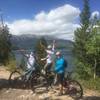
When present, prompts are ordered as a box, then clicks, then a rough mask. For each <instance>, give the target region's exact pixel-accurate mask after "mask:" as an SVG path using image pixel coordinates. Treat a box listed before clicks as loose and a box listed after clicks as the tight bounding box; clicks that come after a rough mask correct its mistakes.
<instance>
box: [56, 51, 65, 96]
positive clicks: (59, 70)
mask: <svg viewBox="0 0 100 100" xmlns="http://www.w3.org/2000/svg"><path fill="white" fill-rule="evenodd" d="M56 57H57V58H56V61H55V72H56V74H57V81H58V82H59V89H60V93H59V95H62V94H63V80H64V72H65V59H64V58H63V57H62V55H61V52H59V51H58V52H56Z"/></svg>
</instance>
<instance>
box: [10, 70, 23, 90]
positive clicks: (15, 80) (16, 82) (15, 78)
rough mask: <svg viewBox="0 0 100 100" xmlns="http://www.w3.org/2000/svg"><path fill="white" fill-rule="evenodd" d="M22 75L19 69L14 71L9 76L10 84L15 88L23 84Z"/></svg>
mask: <svg viewBox="0 0 100 100" xmlns="http://www.w3.org/2000/svg"><path fill="white" fill-rule="evenodd" d="M21 81H22V77H21V73H20V72H19V71H14V72H12V73H11V74H10V76H9V85H10V86H11V87H13V88H15V87H19V86H20V85H21Z"/></svg>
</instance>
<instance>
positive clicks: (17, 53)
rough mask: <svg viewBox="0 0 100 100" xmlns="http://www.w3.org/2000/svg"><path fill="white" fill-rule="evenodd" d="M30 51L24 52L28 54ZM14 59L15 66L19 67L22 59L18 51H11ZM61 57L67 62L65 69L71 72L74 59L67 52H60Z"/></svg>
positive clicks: (69, 52)
mask: <svg viewBox="0 0 100 100" xmlns="http://www.w3.org/2000/svg"><path fill="white" fill-rule="evenodd" d="M30 51H31V50H28V51H26V52H27V53H30ZM13 52H14V54H15V57H16V62H17V66H19V65H20V63H21V60H22V58H23V55H22V54H21V53H20V52H19V51H13ZM61 52H62V55H63V56H64V58H65V59H66V60H67V62H68V67H67V69H66V70H67V71H72V70H73V69H74V57H73V55H72V53H71V51H68V50H61Z"/></svg>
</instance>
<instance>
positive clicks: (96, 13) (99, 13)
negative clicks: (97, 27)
mask: <svg viewBox="0 0 100 100" xmlns="http://www.w3.org/2000/svg"><path fill="white" fill-rule="evenodd" d="M95 16H97V17H100V12H99V11H94V12H92V14H91V18H94V17H95Z"/></svg>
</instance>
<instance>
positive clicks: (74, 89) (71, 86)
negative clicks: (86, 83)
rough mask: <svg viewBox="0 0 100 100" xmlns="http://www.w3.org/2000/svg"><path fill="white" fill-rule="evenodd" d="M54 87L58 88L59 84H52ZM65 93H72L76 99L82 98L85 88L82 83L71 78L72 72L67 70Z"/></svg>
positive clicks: (64, 85) (64, 81)
mask: <svg viewBox="0 0 100 100" xmlns="http://www.w3.org/2000/svg"><path fill="white" fill-rule="evenodd" d="M52 86H53V88H54V89H56V86H57V85H54V84H52ZM63 88H64V94H67V95H70V96H71V97H72V98H74V99H79V98H82V96H83V88H82V86H81V84H80V83H79V82H78V81H77V80H74V79H72V78H71V72H67V77H64V80H63Z"/></svg>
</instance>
